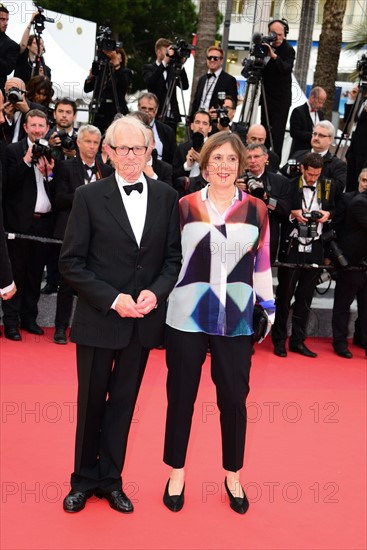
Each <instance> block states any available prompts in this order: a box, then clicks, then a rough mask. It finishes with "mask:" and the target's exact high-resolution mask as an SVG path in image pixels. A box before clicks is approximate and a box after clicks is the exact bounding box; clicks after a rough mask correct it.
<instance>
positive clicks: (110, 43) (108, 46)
mask: <svg viewBox="0 0 367 550" xmlns="http://www.w3.org/2000/svg"><path fill="white" fill-rule="evenodd" d="M96 44H97V49H98V50H101V51H103V50H104V51H106V52H113V51H114V50H116V49H117V48H122V42H116V40H114V39H113V38H112V29H111V28H110V27H107V26H106V27H103V26H100V27H98V31H97V37H96Z"/></svg>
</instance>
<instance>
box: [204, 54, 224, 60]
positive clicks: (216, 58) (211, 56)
mask: <svg viewBox="0 0 367 550" xmlns="http://www.w3.org/2000/svg"><path fill="white" fill-rule="evenodd" d="M220 59H223V57H218V56H217V55H208V56H207V60H208V61H219V60H220Z"/></svg>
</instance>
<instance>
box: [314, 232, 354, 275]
mask: <svg viewBox="0 0 367 550" xmlns="http://www.w3.org/2000/svg"><path fill="white" fill-rule="evenodd" d="M321 242H322V244H323V245H324V246H325V245H327V246H328V247H329V250H330V253H331V256H332V257H333V258H335V260H336V261H337V262H338V264H339V265H340V266H341V267H346V266H347V265H348V260H347V259H346V257H345V256H344V254H343V251H342V250H341V249H340V248H339V246H338V243H337V242H336V232H335V231H334V229H330V230H329V231H326V232H325V233H323V234H322V235H321Z"/></svg>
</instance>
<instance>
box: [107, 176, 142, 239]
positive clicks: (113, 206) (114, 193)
mask: <svg viewBox="0 0 367 550" xmlns="http://www.w3.org/2000/svg"><path fill="white" fill-rule="evenodd" d="M106 186H107V189H106V191H105V193H104V197H105V201H106V208H107V210H108V211H109V212H110V213H111V215H112V216H113V217H114V218H115V220H116V221H117V222H118V224H119V225H120V226H121V228H122V229H123V230H124V231H125V233H127V235H128V236H129V237H130V238H131V239H133V240H134V241H135V242H136V239H135V235H134V232H133V230H132V228H131V225H130V222H129V218H128V216H127V213H126V210H125V206H124V203H123V202H122V198H121V194H120V190H119V188H118V186H117V182H116V178H115V175H114V174H112V175H111V176H109V178H108V181H106Z"/></svg>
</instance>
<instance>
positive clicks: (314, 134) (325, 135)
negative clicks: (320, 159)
mask: <svg viewBox="0 0 367 550" xmlns="http://www.w3.org/2000/svg"><path fill="white" fill-rule="evenodd" d="M312 135H313V137H320V138H327V137H330V136H329V134H319V133H318V132H312Z"/></svg>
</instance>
